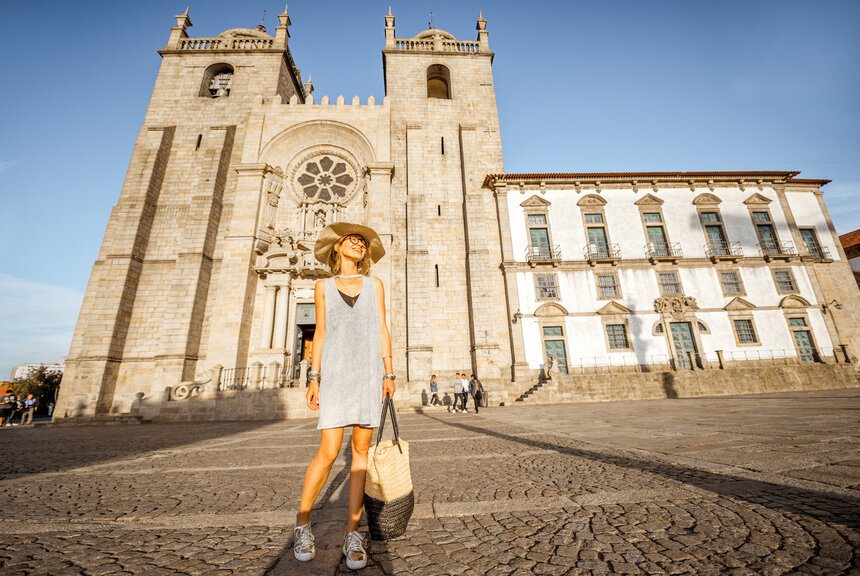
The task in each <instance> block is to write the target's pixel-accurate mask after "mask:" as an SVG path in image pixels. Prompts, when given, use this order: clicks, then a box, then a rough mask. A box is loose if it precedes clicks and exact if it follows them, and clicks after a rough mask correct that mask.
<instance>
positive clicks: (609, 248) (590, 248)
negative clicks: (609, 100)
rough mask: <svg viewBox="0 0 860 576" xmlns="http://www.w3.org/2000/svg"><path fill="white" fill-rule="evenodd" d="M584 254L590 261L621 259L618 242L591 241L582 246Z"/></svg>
mask: <svg viewBox="0 0 860 576" xmlns="http://www.w3.org/2000/svg"><path fill="white" fill-rule="evenodd" d="M582 254H583V256H585V259H586V260H587V261H589V262H592V261H599V260H621V248H620V247H619V246H618V244H604V243H593V242H592V243H590V244H586V245H585V246H584V247H583V248H582Z"/></svg>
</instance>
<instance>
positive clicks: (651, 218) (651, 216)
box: [642, 212, 663, 224]
mask: <svg viewBox="0 0 860 576" xmlns="http://www.w3.org/2000/svg"><path fill="white" fill-rule="evenodd" d="M642 219H643V220H645V222H648V223H649V224H650V223H658V224H659V223H661V222H663V218H661V217H660V213H659V212H645V213H644V214H642Z"/></svg>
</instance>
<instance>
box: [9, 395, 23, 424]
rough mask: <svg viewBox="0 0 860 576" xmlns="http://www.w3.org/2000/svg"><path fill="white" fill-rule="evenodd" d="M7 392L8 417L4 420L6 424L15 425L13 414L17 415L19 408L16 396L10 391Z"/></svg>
mask: <svg viewBox="0 0 860 576" xmlns="http://www.w3.org/2000/svg"><path fill="white" fill-rule="evenodd" d="M7 394H8V395H9V418H8V419H7V420H6V426H17V425H18V423H17V422H15V416H18V413H19V410H20V409H21V408H20V406H19V402H18V396H17V395H16V394H15V393H14V392H12V391H8V392H7Z"/></svg>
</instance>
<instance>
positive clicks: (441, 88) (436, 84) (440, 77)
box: [427, 64, 451, 100]
mask: <svg viewBox="0 0 860 576" xmlns="http://www.w3.org/2000/svg"><path fill="white" fill-rule="evenodd" d="M427 97H428V98H439V99H442V100H450V99H451V72H449V71H448V68H446V67H445V66H442V65H441V64H433V65H432V66H430V67H429V68H427Z"/></svg>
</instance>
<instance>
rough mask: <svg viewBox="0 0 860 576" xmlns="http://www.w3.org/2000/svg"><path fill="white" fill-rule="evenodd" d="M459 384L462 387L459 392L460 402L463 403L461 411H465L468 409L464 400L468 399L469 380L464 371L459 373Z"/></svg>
mask: <svg viewBox="0 0 860 576" xmlns="http://www.w3.org/2000/svg"><path fill="white" fill-rule="evenodd" d="M460 386H461V387H462V389H463V391H462V392H461V393H460V399H461V400H462V404H463V412H464V413H466V412H468V411H469V410H468V409H467V408H466V400H468V399H469V382H468V381H467V380H466V373H465V372H463V373H462V374H460Z"/></svg>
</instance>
